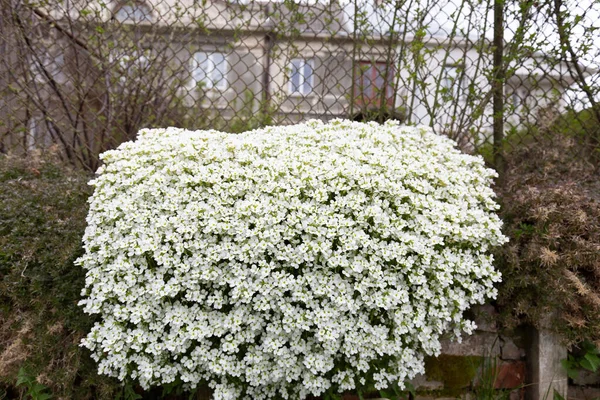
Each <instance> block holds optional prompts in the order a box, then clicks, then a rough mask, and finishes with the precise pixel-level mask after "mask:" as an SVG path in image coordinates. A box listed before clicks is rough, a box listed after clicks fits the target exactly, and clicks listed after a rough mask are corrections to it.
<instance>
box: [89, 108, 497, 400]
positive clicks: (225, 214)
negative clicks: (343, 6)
mask: <svg viewBox="0 0 600 400" xmlns="http://www.w3.org/2000/svg"><path fill="white" fill-rule="evenodd" d="M102 157H103V160H104V166H103V167H101V169H100V170H99V171H98V177H97V179H95V180H94V181H93V182H92V184H93V185H94V186H95V192H94V195H93V197H92V199H91V204H90V211H89V215H88V228H87V230H86V233H85V237H84V245H85V254H84V255H83V256H82V257H81V258H80V259H79V260H78V262H79V263H80V264H81V265H82V266H83V267H84V268H85V269H86V270H87V279H86V288H85V289H84V291H83V295H84V300H82V301H81V304H82V305H83V306H84V308H85V311H86V312H87V313H90V314H99V315H100V320H99V322H98V323H97V324H96V325H95V326H94V327H93V329H92V330H91V332H90V333H89V335H88V336H87V338H86V339H84V341H83V345H84V346H86V347H88V348H89V349H90V350H91V351H92V354H93V357H94V358H95V359H96V360H97V361H98V362H99V370H100V372H101V373H104V374H109V375H112V376H117V377H118V378H119V379H124V378H125V377H128V378H132V379H136V380H138V381H139V383H140V384H141V385H142V386H143V387H149V386H151V385H159V384H165V383H170V382H174V381H175V380H178V381H181V382H183V383H184V385H185V386H186V387H187V388H193V387H195V386H196V385H198V384H199V383H201V382H207V383H208V384H209V385H210V386H211V387H212V388H213V389H214V397H215V399H238V398H244V399H268V398H284V399H287V398H290V399H302V398H305V397H307V396H308V395H320V394H323V393H324V392H326V391H346V390H352V389H355V388H357V387H360V386H363V385H369V384H374V385H375V387H377V388H385V387H389V386H390V385H392V384H395V383H399V384H400V385H401V386H402V383H403V382H404V381H406V380H407V379H410V378H412V377H413V376H415V375H416V374H418V373H422V372H423V371H424V367H423V357H424V356H425V355H428V354H439V352H440V337H441V335H442V334H444V333H446V332H450V334H451V335H454V336H457V337H460V334H461V332H462V331H464V332H467V333H470V332H471V331H472V330H473V328H474V324H473V323H472V322H471V321H468V320H465V319H464V318H463V311H465V310H466V309H467V308H469V306H471V305H472V304H475V303H482V302H484V301H485V299H486V298H490V297H494V296H495V295H496V289H495V288H494V287H493V285H494V283H495V282H498V281H499V280H500V274H499V273H498V272H497V271H496V270H494V268H493V266H492V256H491V255H490V254H489V251H488V250H489V248H490V246H495V245H499V244H501V243H503V242H504V241H505V240H506V239H505V237H504V236H503V235H502V233H501V230H500V228H501V222H500V220H499V218H498V217H497V216H496V215H495V213H494V210H496V208H497V205H496V203H495V201H494V193H493V191H492V190H491V188H490V183H491V180H492V178H493V177H494V174H495V173H494V172H493V171H491V170H489V169H487V168H485V166H484V163H483V161H482V159H481V158H479V157H473V156H469V155H465V154H462V153H461V152H460V151H458V150H456V149H455V147H454V143H453V142H452V141H451V140H449V139H447V138H443V137H440V136H437V135H435V134H434V133H432V132H431V131H430V130H429V129H427V128H424V127H416V128H415V127H403V126H399V125H398V124H396V123H393V122H388V123H386V124H385V125H379V124H376V123H358V122H350V121H344V120H335V121H332V122H330V123H327V124H326V123H322V122H319V121H309V122H307V123H304V124H299V125H295V126H285V127H270V128H264V129H261V130H255V131H252V132H247V133H244V134H239V135H233V134H226V133H221V132H217V131H196V132H191V131H185V130H181V129H175V128H168V129H155V130H142V131H141V132H140V134H139V138H138V139H137V140H136V141H135V142H129V143H125V144H123V145H121V146H120V147H119V148H118V149H117V150H113V151H109V152H106V153H104V154H103V156H102Z"/></svg>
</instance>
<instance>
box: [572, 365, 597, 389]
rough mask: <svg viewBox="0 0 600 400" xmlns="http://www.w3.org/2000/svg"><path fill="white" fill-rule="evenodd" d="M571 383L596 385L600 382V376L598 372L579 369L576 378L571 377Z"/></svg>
mask: <svg viewBox="0 0 600 400" xmlns="http://www.w3.org/2000/svg"><path fill="white" fill-rule="evenodd" d="M573 383H574V384H575V385H579V386H596V385H598V384H600V376H598V373H594V372H592V371H587V370H585V369H583V370H581V371H579V373H578V375H577V378H575V379H573Z"/></svg>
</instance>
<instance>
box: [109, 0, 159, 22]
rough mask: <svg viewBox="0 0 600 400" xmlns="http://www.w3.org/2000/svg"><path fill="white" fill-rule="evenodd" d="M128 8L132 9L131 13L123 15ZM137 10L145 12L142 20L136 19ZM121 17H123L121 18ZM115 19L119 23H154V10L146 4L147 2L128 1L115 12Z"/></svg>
mask: <svg viewBox="0 0 600 400" xmlns="http://www.w3.org/2000/svg"><path fill="white" fill-rule="evenodd" d="M126 8H131V12H126V13H125V14H122V13H123V10H124V9H126ZM137 10H144V12H143V15H142V17H141V18H137V17H136V11H137ZM121 15H122V16H123V17H121ZM113 17H114V19H115V20H116V21H117V22H119V23H134V24H138V23H144V22H152V20H153V18H152V17H153V16H152V8H151V7H150V6H149V5H148V4H146V2H142V1H127V2H123V3H121V4H120V5H119V6H118V7H117V8H116V9H115V11H114V12H113Z"/></svg>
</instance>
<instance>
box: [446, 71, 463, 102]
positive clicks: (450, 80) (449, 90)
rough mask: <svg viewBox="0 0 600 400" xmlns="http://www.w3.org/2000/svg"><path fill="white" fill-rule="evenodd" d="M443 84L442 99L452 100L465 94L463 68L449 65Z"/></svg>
mask: <svg viewBox="0 0 600 400" xmlns="http://www.w3.org/2000/svg"><path fill="white" fill-rule="evenodd" d="M442 73H443V76H442V82H441V86H442V87H441V89H442V98H444V100H451V98H457V97H458V96H462V95H464V94H465V87H464V86H465V85H464V83H465V82H464V79H463V73H462V67H457V66H454V65H447V66H445V67H444V70H443V72H442Z"/></svg>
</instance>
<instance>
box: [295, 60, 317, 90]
mask: <svg viewBox="0 0 600 400" xmlns="http://www.w3.org/2000/svg"><path fill="white" fill-rule="evenodd" d="M289 85H290V86H289V92H290V93H298V94H302V95H307V94H309V93H311V92H312V90H313V87H314V61H313V60H305V59H302V58H295V59H293V60H292V65H291V71H290V84H289Z"/></svg>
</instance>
